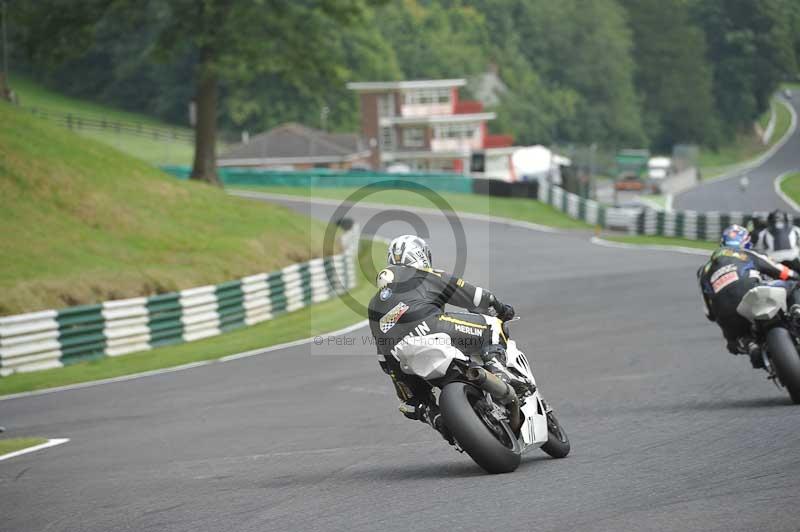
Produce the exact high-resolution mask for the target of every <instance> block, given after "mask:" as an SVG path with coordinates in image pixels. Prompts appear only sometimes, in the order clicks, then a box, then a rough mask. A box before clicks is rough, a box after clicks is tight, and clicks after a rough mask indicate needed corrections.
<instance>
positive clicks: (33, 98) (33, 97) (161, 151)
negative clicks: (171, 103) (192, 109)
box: [9, 76, 194, 165]
mask: <svg viewBox="0 0 800 532" xmlns="http://www.w3.org/2000/svg"><path fill="white" fill-rule="evenodd" d="M9 85H10V86H11V88H12V89H13V90H14V92H16V93H17V97H18V101H19V105H20V106H21V107H22V109H23V110H27V109H30V108H34V107H35V108H37V109H44V110H48V111H55V112H57V113H64V114H72V115H75V116H80V117H82V118H92V119H96V120H106V121H108V122H109V123H112V122H127V123H138V124H142V125H143V126H149V127H157V128H162V129H165V130H166V129H168V130H170V131H179V132H181V133H183V134H191V133H192V130H191V129H190V128H187V127H182V126H176V125H174V124H168V123H166V122H163V121H161V120H158V119H155V118H152V117H149V116H147V115H143V114H139V113H132V112H128V111H123V110H120V109H117V108H114V107H109V106H106V105H102V104H99V103H94V102H89V101H86V100H80V99H77V98H71V97H69V96H64V95H62V94H59V93H57V92H54V91H51V90H49V89H47V88H45V87H43V86H42V85H39V84H38V83H35V82H33V81H31V80H30V79H27V78H24V77H19V76H14V77H12V78H11V82H10V84H9ZM76 131H77V133H78V134H80V135H81V136H85V137H88V138H92V139H94V140H97V141H100V142H102V143H104V144H107V145H109V146H112V147H114V148H116V149H118V150H120V151H122V152H124V153H127V154H128V155H131V156H133V157H136V158H138V159H142V160H144V161H147V162H148V163H150V164H180V165H186V164H190V163H191V161H192V156H193V154H194V145H193V144H192V143H191V142H187V141H185V140H177V139H164V138H160V139H154V138H151V137H149V136H141V135H135V134H133V133H130V132H119V133H117V132H116V131H115V130H114V129H113V128H111V127H109V128H108V129H106V130H99V131H98V130H87V129H80V130H76Z"/></svg>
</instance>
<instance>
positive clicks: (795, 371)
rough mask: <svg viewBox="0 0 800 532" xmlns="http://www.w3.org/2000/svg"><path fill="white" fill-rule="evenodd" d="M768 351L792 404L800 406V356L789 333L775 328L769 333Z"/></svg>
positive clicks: (780, 328) (781, 328)
mask: <svg viewBox="0 0 800 532" xmlns="http://www.w3.org/2000/svg"><path fill="white" fill-rule="evenodd" d="M767 351H768V352H769V359H770V361H771V362H772V365H773V367H774V368H775V373H776V374H777V375H778V379H780V381H781V384H783V386H784V387H785V388H786V390H787V391H788V392H789V396H790V397H791V398H792V402H794V403H795V404H800V355H798V353H797V348H796V347H795V345H794V340H793V339H792V335H791V334H789V331H787V330H786V329H784V328H783V327H774V328H772V329H770V330H769V331H768V332H767Z"/></svg>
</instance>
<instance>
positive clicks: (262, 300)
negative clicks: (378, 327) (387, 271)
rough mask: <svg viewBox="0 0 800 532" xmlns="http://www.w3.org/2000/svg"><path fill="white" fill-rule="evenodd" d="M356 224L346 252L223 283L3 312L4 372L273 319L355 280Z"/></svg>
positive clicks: (0, 360) (0, 361) (0, 357)
mask: <svg viewBox="0 0 800 532" xmlns="http://www.w3.org/2000/svg"><path fill="white" fill-rule="evenodd" d="M357 234H358V232H357V230H355V229H354V230H351V231H349V232H347V233H345V234H344V235H343V236H342V243H343V245H344V253H342V254H340V255H335V256H332V257H326V258H319V259H314V260H311V261H309V262H304V263H301V264H293V265H291V266H287V267H286V268H283V269H282V270H279V271H277V272H272V273H261V274H258V275H252V276H249V277H245V278H243V279H238V280H235V281H230V282H226V283H222V284H218V285H209V286H201V287H198V288H189V289H187V290H181V291H180V292H173V293H168V294H160V295H156V296H151V297H137V298H132V299H123V300H118V301H106V302H104V303H101V304H96V305H82V306H77V307H69V308H65V309H60V310H45V311H41V312H32V313H28V314H20V315H16V316H7V317H4V318H0V376H7V375H10V374H12V373H15V372H26V371H38V370H43V369H51V368H59V367H62V366H64V365H68V364H72V363H75V362H79V361H81V360H89V359H96V358H101V357H106V356H119V355H125V354H127V353H134V352H137V351H145V350H148V349H152V348H154V347H158V346H163V345H171V344H178V343H182V342H191V341H193V340H199V339H201V338H207V337H210V336H216V335H218V334H221V333H223V332H227V331H230V330H233V329H238V328H241V327H246V326H249V325H254V324H256V323H260V322H263V321H267V320H270V319H272V318H274V317H275V316H279V315H281V314H284V313H286V312H292V311H294V310H297V309H300V308H303V307H306V306H308V305H311V304H313V303H318V302H321V301H325V300H327V299H330V298H332V297H334V296H336V295H337V294H340V293H342V292H345V291H347V290H350V289H351V288H353V287H355V285H356V260H357V254H358V240H357Z"/></svg>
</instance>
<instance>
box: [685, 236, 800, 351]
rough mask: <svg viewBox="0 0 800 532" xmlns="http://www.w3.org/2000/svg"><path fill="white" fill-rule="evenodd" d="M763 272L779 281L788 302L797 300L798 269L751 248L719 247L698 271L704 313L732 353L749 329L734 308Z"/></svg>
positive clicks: (746, 321)
mask: <svg viewBox="0 0 800 532" xmlns="http://www.w3.org/2000/svg"><path fill="white" fill-rule="evenodd" d="M762 274H763V275H766V276H768V277H771V278H772V279H775V280H777V281H778V282H781V285H782V286H783V287H784V288H786V292H787V299H788V303H789V305H793V304H795V303H798V302H800V297H798V291H797V290H796V287H797V283H796V282H795V280H796V279H797V273H796V272H794V271H793V270H790V269H789V268H787V267H786V266H784V265H782V264H776V263H774V262H772V261H771V260H769V259H768V258H767V257H765V256H763V255H760V254H758V253H756V252H754V251H750V250H741V249H732V248H726V247H722V248H719V249H718V250H716V251H715V252H714V253H713V254H712V255H711V258H710V259H709V261H708V262H706V263H705V264H704V265H703V266H702V267H701V268H700V269H699V270H698V271H697V277H698V281H699V282H700V290H701V291H702V293H703V302H704V303H705V311H706V317H707V318H708V319H709V320H711V321H716V322H717V324H718V325H719V326H720V328H721V329H722V334H723V335H724V336H725V339H726V340H727V342H728V350H729V351H731V352H732V353H733V352H737V351H736V347H735V346H736V344H737V342H738V341H739V339H740V338H747V337H748V336H750V329H751V325H750V322H749V321H748V320H747V319H746V318H745V317H744V316H742V315H740V314H739V313H738V312H737V311H736V308H737V307H738V306H739V303H740V302H741V301H742V298H743V297H744V295H745V294H746V293H747V292H748V291H749V290H750V289H751V288H753V287H755V286H757V285H759V284H761V283H762V282H764V281H763V280H762V277H761V276H762ZM788 279H792V281H788Z"/></svg>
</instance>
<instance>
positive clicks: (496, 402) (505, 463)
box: [394, 333, 570, 473]
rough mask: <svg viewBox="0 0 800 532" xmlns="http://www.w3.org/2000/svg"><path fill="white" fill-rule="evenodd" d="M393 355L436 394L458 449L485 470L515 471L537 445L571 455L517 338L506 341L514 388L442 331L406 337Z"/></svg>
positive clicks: (507, 364) (560, 455) (558, 454)
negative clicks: (456, 346) (516, 340)
mask: <svg viewBox="0 0 800 532" xmlns="http://www.w3.org/2000/svg"><path fill="white" fill-rule="evenodd" d="M394 353H395V355H396V357H397V359H398V360H399V362H400V368H401V370H402V371H403V372H404V373H407V374H410V375H416V376H418V377H421V378H422V379H424V380H425V381H427V382H428V383H429V384H431V385H432V386H433V388H434V389H435V390H438V393H434V396H435V397H436V398H437V400H438V406H439V409H440V411H441V415H442V417H443V419H444V424H445V426H446V428H447V430H448V431H449V432H450V433H451V434H452V436H453V438H454V439H455V445H456V447H457V448H459V449H460V450H463V451H465V452H466V453H467V454H469V456H470V457H472V459H473V460H475V462H476V463H477V464H478V465H479V466H481V467H482V468H483V469H484V470H486V471H487V472H489V473H508V472H511V471H514V470H515V469H516V468H517V467H518V466H519V464H520V460H521V457H522V454H523V453H526V452H528V451H530V450H532V449H536V448H539V447H541V449H542V450H543V451H544V452H546V453H547V454H549V455H550V456H552V457H554V458H563V457H565V456H567V454H569V451H570V444H569V439H568V438H567V434H566V432H564V429H563V428H562V427H561V425H560V424H559V422H558V419H557V418H556V416H555V414H554V413H553V411H552V409H551V408H550V407H549V406H548V405H547V403H545V401H544V400H543V399H542V397H541V396H540V394H539V391H538V389H537V387H536V382H535V380H534V377H533V373H532V372H531V366H530V364H529V363H528V360H527V358H526V357H525V355H524V354H523V353H522V351H520V350H519V349H518V348H517V345H516V342H515V341H514V340H511V339H509V340H508V342H507V346H506V361H505V364H504V368H505V371H506V372H507V373H508V375H507V377H508V381H509V382H510V384H509V382H506V380H505V379H503V378H501V377H499V376H497V375H495V374H494V373H493V372H492V371H490V370H489V369H488V368H489V367H488V366H485V365H484V362H483V361H482V359H481V357H480V356H478V355H472V356H467V355H465V354H464V353H462V352H461V351H460V350H459V349H457V348H455V347H454V346H452V345H451V343H450V339H449V337H448V336H447V335H446V334H443V333H435V334H428V335H422V336H411V337H406V338H405V339H404V340H403V341H402V342H401V343H400V345H398V347H397V349H396V350H395V351H394Z"/></svg>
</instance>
